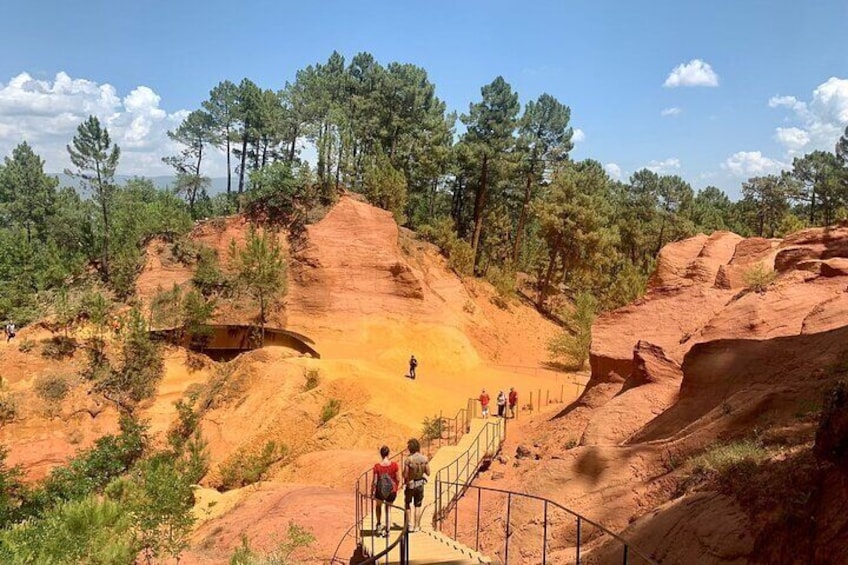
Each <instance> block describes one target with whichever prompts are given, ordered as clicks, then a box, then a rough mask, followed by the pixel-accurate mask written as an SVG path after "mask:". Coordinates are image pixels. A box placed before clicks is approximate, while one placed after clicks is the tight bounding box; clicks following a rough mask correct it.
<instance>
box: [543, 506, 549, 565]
mask: <svg viewBox="0 0 848 565" xmlns="http://www.w3.org/2000/svg"><path fill="white" fill-rule="evenodd" d="M542 527H543V530H542V565H547V563H548V501H547V500H545V517H544V518H543V520H542Z"/></svg>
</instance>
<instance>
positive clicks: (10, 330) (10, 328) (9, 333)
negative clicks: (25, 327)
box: [6, 322, 16, 343]
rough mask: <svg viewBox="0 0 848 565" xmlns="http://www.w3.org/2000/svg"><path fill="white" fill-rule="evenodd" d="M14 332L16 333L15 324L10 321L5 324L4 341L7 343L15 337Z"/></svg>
mask: <svg viewBox="0 0 848 565" xmlns="http://www.w3.org/2000/svg"><path fill="white" fill-rule="evenodd" d="M15 333H16V329H15V324H13V323H12V322H9V323H8V324H6V343H9V342H10V341H12V338H14V337H15Z"/></svg>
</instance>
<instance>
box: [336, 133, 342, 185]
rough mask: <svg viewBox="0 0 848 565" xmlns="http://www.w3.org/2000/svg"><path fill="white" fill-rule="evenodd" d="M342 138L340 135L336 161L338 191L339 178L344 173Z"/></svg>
mask: <svg viewBox="0 0 848 565" xmlns="http://www.w3.org/2000/svg"><path fill="white" fill-rule="evenodd" d="M342 148H343V144H342V136H341V135H339V154H338V159H336V190H339V178H340V177H341V173H342Z"/></svg>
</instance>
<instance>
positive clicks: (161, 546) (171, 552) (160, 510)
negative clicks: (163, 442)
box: [126, 453, 195, 563]
mask: <svg viewBox="0 0 848 565" xmlns="http://www.w3.org/2000/svg"><path fill="white" fill-rule="evenodd" d="M126 494H127V496H126V506H127V508H128V510H129V512H130V515H131V516H132V517H133V522H134V526H135V527H134V530H135V536H136V539H137V540H138V544H139V546H140V547H141V551H142V553H143V554H144V556H145V558H146V559H147V562H148V563H157V562H161V561H163V560H165V559H167V558H171V559H176V560H177V562H179V555H180V554H181V553H182V551H183V550H184V549H185V548H186V547H188V538H189V534H190V533H191V528H192V526H193V525H194V521H195V518H194V515H193V514H192V512H191V509H192V507H193V506H194V493H193V491H192V490H191V483H190V481H189V480H188V478H187V477H186V476H185V474H183V473H182V472H181V469H180V467H179V464H178V461H176V460H175V459H174V458H173V457H172V456H171V455H170V454H168V453H159V454H156V455H154V456H153V457H150V458H149V459H146V460H144V461H142V462H140V464H139V465H138V466H137V468H136V469H135V470H134V472H133V480H132V485H131V487H130V488H129V489H128V490H127V493H126Z"/></svg>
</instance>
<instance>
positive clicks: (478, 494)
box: [474, 488, 483, 551]
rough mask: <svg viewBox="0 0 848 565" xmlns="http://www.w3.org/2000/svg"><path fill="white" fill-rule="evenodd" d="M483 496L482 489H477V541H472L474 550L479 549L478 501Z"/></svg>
mask: <svg viewBox="0 0 848 565" xmlns="http://www.w3.org/2000/svg"><path fill="white" fill-rule="evenodd" d="M482 496H483V489H481V488H478V489H477V541H476V542H474V551H480V501H481V498H482Z"/></svg>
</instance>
